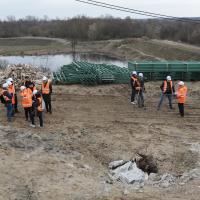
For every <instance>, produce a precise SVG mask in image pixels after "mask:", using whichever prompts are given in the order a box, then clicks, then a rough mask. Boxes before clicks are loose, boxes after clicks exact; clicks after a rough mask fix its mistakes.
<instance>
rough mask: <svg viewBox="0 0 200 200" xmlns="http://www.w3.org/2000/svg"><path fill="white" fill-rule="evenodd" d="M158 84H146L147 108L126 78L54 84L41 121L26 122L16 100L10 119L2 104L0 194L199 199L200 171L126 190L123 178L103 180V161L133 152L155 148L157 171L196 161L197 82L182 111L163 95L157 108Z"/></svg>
mask: <svg viewBox="0 0 200 200" xmlns="http://www.w3.org/2000/svg"><path fill="white" fill-rule="evenodd" d="M159 84H160V83H159V82H158V83H148V84H147V85H146V88H147V93H146V103H145V104H146V106H145V109H139V108H137V106H133V105H131V104H130V101H129V94H130V89H129V88H128V86H127V85H105V86H96V87H85V86H78V85H72V86H55V87H54V94H53V97H52V98H53V101H52V102H53V114H52V115H49V114H46V113H45V127H44V128H43V129H40V128H35V129H33V128H30V127H29V124H28V123H26V122H25V120H24V113H23V110H22V109H21V108H20V111H21V113H19V114H17V115H16V117H15V119H14V122H13V123H11V124H9V125H8V124H7V122H6V118H5V113H4V111H3V106H2V105H1V108H0V109H1V112H0V121H1V126H0V160H1V162H0V200H51V199H52V200H55V199H57V200H70V199H73V200H85V199H88V200H96V199H98V200H132V199H138V200H143V199H152V200H154V199H162V200H175V199H181V200H188V199H191V200H192V199H193V200H198V199H199V196H200V189H199V187H200V179H196V180H190V181H189V182H188V183H187V184H186V185H184V186H180V185H176V186H173V187H169V188H167V189H161V188H153V187H150V186H145V187H144V189H141V190H139V191H138V190H133V189H131V188H129V189H128V193H127V192H126V194H124V190H125V188H124V186H121V185H120V184H113V185H109V184H107V183H105V182H106V179H107V178H106V177H107V176H106V173H107V172H108V163H109V162H110V161H113V160H117V159H127V160H128V159H130V158H132V157H133V156H134V155H135V153H136V152H142V153H146V154H150V155H153V156H154V157H155V158H156V160H157V162H158V168H159V173H161V174H162V173H165V172H169V173H171V174H174V175H180V174H182V173H183V172H185V171H187V170H189V169H193V168H195V167H198V162H199V161H200V157H199V155H198V153H197V152H196V153H195V152H193V151H191V150H190V148H191V144H192V143H199V142H200V131H199V130H200V124H199V120H200V113H199V109H200V106H199V96H200V93H199V87H200V83H190V84H189V83H188V87H189V91H190V97H189V98H188V102H187V104H186V116H185V118H180V117H179V115H178V114H177V112H178V111H177V105H176V103H175V101H174V108H175V109H174V110H173V111H170V110H168V107H167V102H165V103H164V104H163V107H162V111H160V112H158V111H156V105H157V102H158V99H159V89H158V88H159Z"/></svg>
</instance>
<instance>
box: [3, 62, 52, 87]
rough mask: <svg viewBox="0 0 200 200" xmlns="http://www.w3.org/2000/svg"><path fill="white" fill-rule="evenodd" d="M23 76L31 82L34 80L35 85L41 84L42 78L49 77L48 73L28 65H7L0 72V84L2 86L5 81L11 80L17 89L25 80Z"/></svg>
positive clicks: (49, 73)
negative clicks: (27, 77)
mask: <svg viewBox="0 0 200 200" xmlns="http://www.w3.org/2000/svg"><path fill="white" fill-rule="evenodd" d="M25 76H29V77H30V79H31V80H34V81H35V82H36V84H41V79H42V77H43V76H47V77H49V78H50V77H51V72H50V71H48V70H47V71H43V70H42V68H39V67H37V66H33V65H29V64H17V65H7V67H6V68H5V69H4V70H2V71H0V84H3V83H4V82H5V81H6V79H8V78H10V77H11V78H13V80H14V81H15V85H16V87H17V88H19V86H21V84H22V83H23V82H24V80H25Z"/></svg>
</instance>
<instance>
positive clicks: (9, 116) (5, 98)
mask: <svg viewBox="0 0 200 200" xmlns="http://www.w3.org/2000/svg"><path fill="white" fill-rule="evenodd" d="M2 87H3V90H2V91H1V98H3V101H4V102H3V103H4V104H5V107H6V110H7V119H8V122H11V120H12V95H11V94H10V93H9V92H8V84H7V83H4V84H3V86H2Z"/></svg>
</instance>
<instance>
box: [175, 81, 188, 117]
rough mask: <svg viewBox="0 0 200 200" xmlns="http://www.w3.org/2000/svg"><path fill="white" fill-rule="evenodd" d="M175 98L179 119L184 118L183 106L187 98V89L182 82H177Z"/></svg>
mask: <svg viewBox="0 0 200 200" xmlns="http://www.w3.org/2000/svg"><path fill="white" fill-rule="evenodd" d="M176 97H177V99H178V108H179V113H180V115H181V117H184V104H185V101H186V97H187V87H186V86H185V84H184V82H183V81H179V83H178V90H177V92H176Z"/></svg>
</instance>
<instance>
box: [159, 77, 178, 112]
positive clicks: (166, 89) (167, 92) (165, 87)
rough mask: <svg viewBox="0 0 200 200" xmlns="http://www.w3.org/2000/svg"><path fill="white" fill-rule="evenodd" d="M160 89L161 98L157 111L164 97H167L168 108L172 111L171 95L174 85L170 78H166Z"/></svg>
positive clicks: (173, 91)
mask: <svg viewBox="0 0 200 200" xmlns="http://www.w3.org/2000/svg"><path fill="white" fill-rule="evenodd" d="M160 89H161V91H162V93H161V97H160V101H159V104H158V107H157V110H160V107H161V105H162V102H163V100H164V98H165V97H167V98H168V100H169V108H170V109H173V107H172V97H173V94H174V93H175V89H174V84H173V82H172V78H171V76H167V77H166V80H164V81H163V83H162V85H161V86H160Z"/></svg>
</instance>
